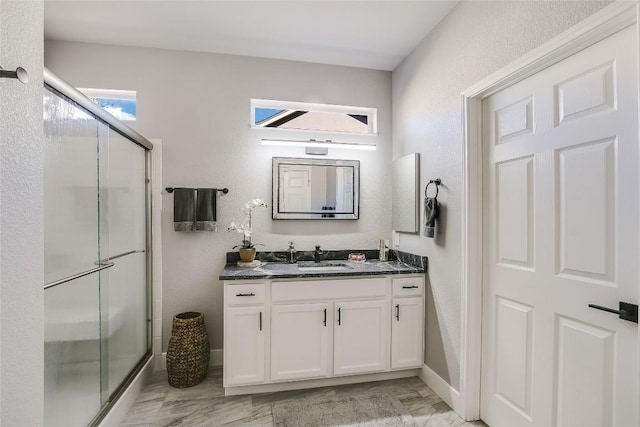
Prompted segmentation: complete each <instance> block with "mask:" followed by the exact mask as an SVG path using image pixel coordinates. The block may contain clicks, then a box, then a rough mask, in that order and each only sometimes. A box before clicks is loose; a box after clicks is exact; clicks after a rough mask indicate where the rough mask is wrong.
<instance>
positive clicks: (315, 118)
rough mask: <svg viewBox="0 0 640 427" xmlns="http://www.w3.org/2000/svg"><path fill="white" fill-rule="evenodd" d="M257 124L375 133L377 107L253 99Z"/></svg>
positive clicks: (273, 126)
mask: <svg viewBox="0 0 640 427" xmlns="http://www.w3.org/2000/svg"><path fill="white" fill-rule="evenodd" d="M251 105H252V108H253V123H252V124H251V125H252V126H253V127H254V128H277V129H293V130H311V131H324V132H345V133H356V134H374V133H376V132H377V130H376V129H377V126H376V109H375V108H366V107H348V106H343V105H329V104H309V103H303V102H287V101H271V100H257V99H253V100H251Z"/></svg>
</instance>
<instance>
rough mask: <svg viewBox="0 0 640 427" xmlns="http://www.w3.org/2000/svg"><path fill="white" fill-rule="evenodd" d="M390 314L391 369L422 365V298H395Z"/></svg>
mask: <svg viewBox="0 0 640 427" xmlns="http://www.w3.org/2000/svg"><path fill="white" fill-rule="evenodd" d="M392 306H393V308H392V312H391V315H392V316H393V318H392V319H391V369H401V368H405V369H406V368H418V367H422V361H423V359H424V350H423V346H422V342H423V336H424V332H423V331H424V315H423V313H424V310H423V307H424V303H423V300H422V298H396V299H394V300H393V304H392Z"/></svg>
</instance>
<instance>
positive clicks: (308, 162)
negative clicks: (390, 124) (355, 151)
mask: <svg viewBox="0 0 640 427" xmlns="http://www.w3.org/2000/svg"><path fill="white" fill-rule="evenodd" d="M280 165H303V166H345V167H352V168H353V211H352V212H347V213H337V212H335V211H326V213H320V212H307V213H304V212H280V211H279V208H280V207H279V197H278V195H279V184H280ZM271 166H272V170H271V172H272V187H271V189H272V191H271V206H272V207H273V216H272V217H273V219H312V220H317V219H322V220H340V219H349V220H354V219H358V218H359V217H360V161H359V160H336V159H306V158H295V157H273V158H272V163H271ZM330 212H331V213H332V216H327V213H330Z"/></svg>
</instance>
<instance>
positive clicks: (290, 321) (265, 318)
mask: <svg viewBox="0 0 640 427" xmlns="http://www.w3.org/2000/svg"><path fill="white" fill-rule="evenodd" d="M409 276H410V277H402V278H398V277H395V276H389V275H382V276H378V275H371V276H359V277H334V278H331V277H322V278H309V279H299V278H296V279H273V280H264V281H263V282H262V283H252V282H247V283H243V282H241V281H235V280H229V281H225V282H224V287H225V327H224V331H225V336H224V368H223V369H224V385H225V388H226V390H225V393H227V394H242V393H254V392H262V391H274V390H286V389H290V388H301V387H304V386H305V384H306V385H308V386H319V385H330V384H333V383H336V384H337V383H341V384H344V383H345V382H351V381H349V380H348V379H345V377H348V376H354V378H355V376H358V378H359V380H356V379H354V380H353V381H365V380H369V381H371V380H375V379H386V378H398V377H400V376H411V375H415V371H407V370H411V369H413V368H418V367H421V366H422V353H423V337H422V334H423V331H424V325H423V323H424V314H423V311H424V310H423V307H424V303H423V287H424V279H423V277H424V276H423V275H409ZM400 279H402V280H400ZM403 286H404V287H403ZM396 288H397V289H396ZM251 294H253V295H251ZM396 306H397V308H396ZM397 310H400V311H399V313H400V316H399V320H398V317H397V316H396V312H397ZM365 377H366V379H365ZM336 381H338V382H336ZM236 386H243V387H236Z"/></svg>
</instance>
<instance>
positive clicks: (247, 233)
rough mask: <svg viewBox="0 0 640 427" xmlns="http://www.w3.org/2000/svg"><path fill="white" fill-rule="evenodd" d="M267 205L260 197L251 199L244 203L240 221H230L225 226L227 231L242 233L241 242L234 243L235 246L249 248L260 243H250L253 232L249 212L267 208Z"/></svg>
mask: <svg viewBox="0 0 640 427" xmlns="http://www.w3.org/2000/svg"><path fill="white" fill-rule="evenodd" d="M268 207H269V206H268V205H267V204H266V203H265V202H264V201H263V200H262V199H253V200H250V201H248V202H247V203H245V205H244V208H242V212H244V219H243V220H242V222H239V223H237V222H235V221H231V224H229V227H227V231H237V232H238V233H242V244H240V245H236V246H234V247H233V249H235V248H238V247H239V248H242V249H251V248H253V247H255V246H256V245H261V243H252V242H251V236H252V234H253V230H252V228H251V213H252V212H253V210H254V209H255V208H268Z"/></svg>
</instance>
